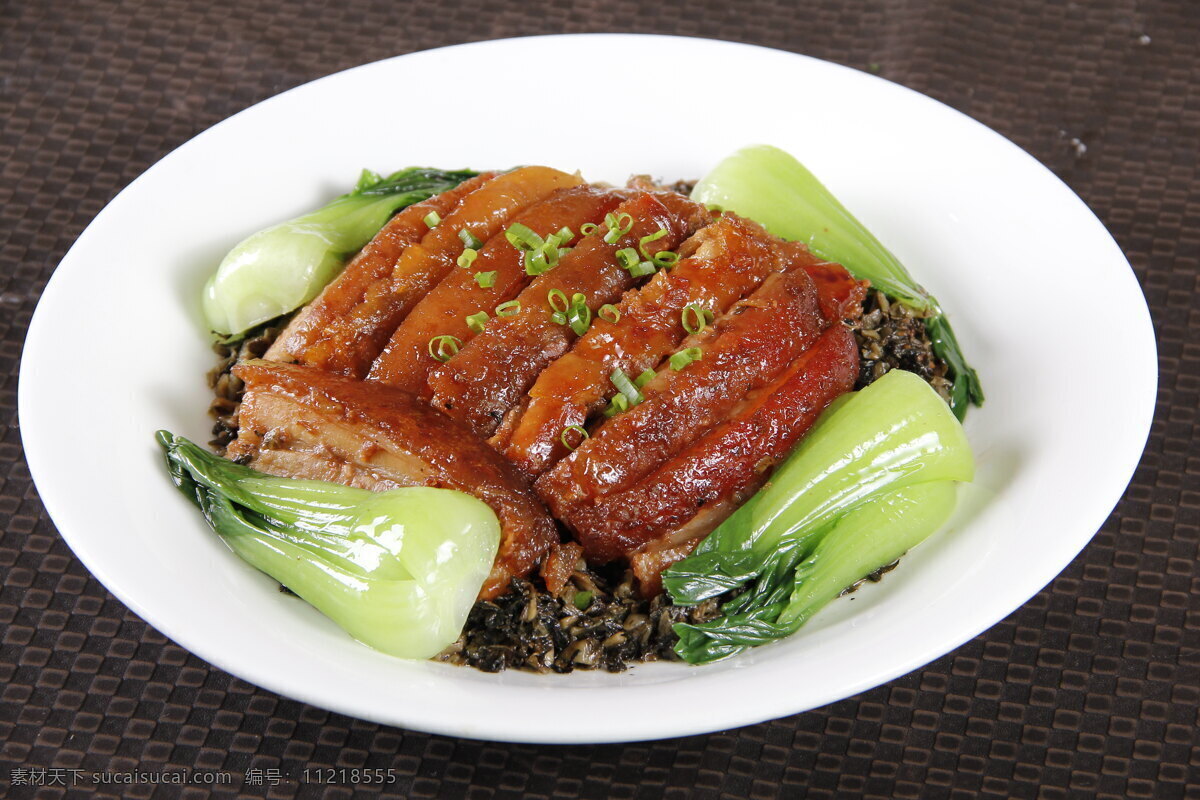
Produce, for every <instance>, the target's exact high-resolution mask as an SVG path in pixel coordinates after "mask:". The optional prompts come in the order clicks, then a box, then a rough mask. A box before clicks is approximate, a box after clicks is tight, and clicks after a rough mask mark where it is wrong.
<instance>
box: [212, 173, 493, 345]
mask: <svg viewBox="0 0 1200 800" xmlns="http://www.w3.org/2000/svg"><path fill="white" fill-rule="evenodd" d="M475 174H476V173H474V172H470V171H466V170H463V171H458V172H446V171H444V170H438V169H428V168H423V167H410V168H408V169H404V170H400V171H399V172H396V173H393V174H391V175H389V176H387V177H386V178H384V177H381V176H380V175H378V174H376V173H374V172H370V171H368V170H363V173H362V175H361V176H360V177H359V179H358V184H357V185H356V186H355V187H354V190H353V191H351V192H350V193H349V194H344V195H342V196H341V197H339V198H337V199H336V200H334V201H332V202H331V203H329V204H328V205H325V206H323V207H322V208H319V209H317V210H316V211H313V212H310V213H308V214H305V215H303V216H300V217H296V218H295V219H292V220H288V221H287V222H282V223H280V224H278V225H275V226H272V227H270V228H267V229H266V230H262V231H259V232H258V233H255V234H252V235H251V236H249V237H248V238H246V239H245V240H243V241H242V242H241V243H240V244H238V245H237V246H236V247H234V248H233V249H232V250H230V251H229V254H228V255H226V256H225V258H224V259H223V260H222V261H221V264H220V266H218V267H217V271H216V274H214V275H213V276H212V277H211V278H210V279H209V281H208V283H207V285H205V287H204V295H203V309H204V317H205V320H206V321H207V323H208V326H209V328H211V329H212V330H213V332H215V333H218V334H225V335H227V336H228V335H233V336H236V335H237V334H241V333H243V332H245V331H247V330H249V329H250V328H253V327H254V326H256V325H258V324H260V323H263V322H266V321H267V320H270V319H274V318H275V317H278V316H279V315H280V314H286V313H288V312H289V311H294V310H295V309H297V308H299V307H300V306H302V305H304V304H305V303H307V302H308V301H309V300H311V299H313V298H314V297H316V296H317V293H318V292H320V291H321V289H322V288H324V286H325V284H327V283H328V282H329V281H330V280H332V279H333V278H334V277H335V276H336V275H337V273H338V272H339V271H340V270H341V268H342V264H343V262H344V261H345V259H346V257H347V256H349V255H350V254H352V253H354V252H355V251H357V250H359V249H360V248H362V246H363V245H365V244H366V243H367V242H368V241H370V240H371V237H373V236H374V235H375V234H376V233H378V232H379V229H380V228H382V227H383V225H384V223H386V222H387V221H388V219H389V218H390V217H391V216H392V215H393V214H395V213H396V212H397V211H399V210H400V209H402V208H405V207H407V206H410V205H412V204H413V203H417V202H420V201H422V200H426V199H428V198H430V197H432V196H434V195H436V194H441V193H442V192H444V191H447V190H449V189H453V188H454V187H455V186H457V185H458V184H460V183H462V182H463V181H465V180H466V179H467V178H471V177H473V176H474V175H475Z"/></svg>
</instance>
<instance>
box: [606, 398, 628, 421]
mask: <svg viewBox="0 0 1200 800" xmlns="http://www.w3.org/2000/svg"><path fill="white" fill-rule="evenodd" d="M628 408H629V400H628V399H626V397H625V395H623V394H618V395H613V397H612V399H611V400H609V401H608V408H606V409H604V416H606V417H613V416H616V415H617V414H620V413H621V412H622V411H625V410H627V409H628Z"/></svg>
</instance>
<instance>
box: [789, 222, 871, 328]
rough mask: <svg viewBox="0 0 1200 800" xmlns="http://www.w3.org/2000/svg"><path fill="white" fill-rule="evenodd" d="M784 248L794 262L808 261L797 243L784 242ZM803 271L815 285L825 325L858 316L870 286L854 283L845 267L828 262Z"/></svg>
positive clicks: (805, 253)
mask: <svg viewBox="0 0 1200 800" xmlns="http://www.w3.org/2000/svg"><path fill="white" fill-rule="evenodd" d="M785 246H786V247H787V248H789V250H790V251H791V253H793V254H794V256H793V257H794V258H811V255H809V253H808V248H807V247H805V246H804V245H802V244H800V243H799V242H788V243H787V245H785ZM805 269H806V270H807V271H808V276H809V277H810V278H812V279H813V283H815V284H816V285H817V295H818V296H819V297H820V298H821V314H823V315H824V317H825V319H826V320H827V321H828V322H830V323H833V322H840V321H842V320H851V319H857V318H858V317H860V316H861V315H862V301H863V298H864V297H866V296H867V287H868V286H869V285H870V284H869V283H868V282H867V281H858V280H855V279H854V278H852V277H851V276H850V273H849V272H847V271H846V268H845V267H843V266H842V265H841V264H836V263H834V262H832V261H821V262H817V263H807V264H806V266H805Z"/></svg>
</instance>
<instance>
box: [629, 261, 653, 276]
mask: <svg viewBox="0 0 1200 800" xmlns="http://www.w3.org/2000/svg"><path fill="white" fill-rule="evenodd" d="M656 271H657V270H656V269H655V267H654V264H653V263H652V262H650V261H639V262H638V263H636V264H634V265H633V266H632V267H630V268H629V274H630V275H632V276H633V277H635V278H640V277H642V276H644V275H653V274H654V273H655V272H656Z"/></svg>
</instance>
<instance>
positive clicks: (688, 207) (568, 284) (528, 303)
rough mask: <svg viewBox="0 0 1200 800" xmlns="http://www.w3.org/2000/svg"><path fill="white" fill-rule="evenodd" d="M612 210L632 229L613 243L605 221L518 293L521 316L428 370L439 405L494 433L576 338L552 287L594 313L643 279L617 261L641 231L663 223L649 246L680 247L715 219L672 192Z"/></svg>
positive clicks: (653, 249) (493, 325)
mask: <svg viewBox="0 0 1200 800" xmlns="http://www.w3.org/2000/svg"><path fill="white" fill-rule="evenodd" d="M613 213H615V214H617V215H618V216H619V215H621V214H629V215H630V217H632V219H633V220H634V224H633V227H632V228H631V229H630V231H629V232H628V233H627V234H625V235H624V236H623V237H621V238H620V239H619V240H617V241H616V242H615V243H613V244H609V243H607V242H605V241H604V237H605V235H606V234H607V233H608V229H607V228H606V227H604V226H601V227H600V228H598V229H597V230H596V231H595V232H593V233H592V234H590V235H588V236H586V237H584V238H583V239H582V240H581V241H580V242H579V244H578V245H577V246H576V247H575V248H574V249H572V250H571V252H570V253H568V254H567V255H565V256H564V257H563V259H562V261H561V263H559V265H558V266H557V267H555V268H554V269H552V270H551V271H549V272H547V273H545V274H543V275H540V276H538V277H537V278H535V279H534V280H533V282H532V283H530V284H529V285H528V286H527V287H525V290H524V291H522V292H521V294H520V295H518V296H517V300H519V301H520V303H521V308H520V311H519V312H517V314H516V315H515V316H511V317H495V318H493V319H491V320H489V321H488V323H487V327H486V328H485V329H484V330H483V332H482V333H480V334H478V335H476V336H475V338H473V339H471V341H470V342H468V343H467V345H466V347H464V348H463V349H462V351H461V352H460V353H458V354H457V355H455V356H454V357H453V358H452V359H450V361H448V362H447V363H445V364H442V365H440V366H438V367H436V368H435V369H434V370H433V371H432V373H430V376H429V386H430V388H431V389H432V391H433V399H432V402H433V405H434V406H435V407H436V408H440V409H441V410H443V411H445V412H446V413H447V414H449V415H450V416H452V417H454V418H455V419H458V420H461V421H463V422H465V423H467V424H468V425H470V426H471V428H472V430H474V431H475V432H476V433H477V434H479V435H480V436H484V437H487V436H491V435H492V434H493V433H495V431H496V428H497V426H498V425H499V423H500V420H501V419H503V417H504V416H505V415H506V414H509V413H510V412H511V413H513V414H518V413H519V411H518V409H516V406H517V404H518V403H519V402H520V401H521V398H523V397H524V396H525V393H526V392H527V391H528V390H529V388H530V387H531V386H532V385H533V383H534V381H535V380H537V376H538V375H539V374H540V373H541V372H542V370H543V369H545V367H546V366H547V365H549V364H550V362H552V361H554V360H555V359H556V358H558V357H560V356H561V355H563V353H565V352H567V350H568V349H569V348H570V347H571V345H572V344H573V343H574V342H575V340H576V338H578V337H577V336H576V334H575V332H574V331H573V330H572V329H571V327H570V326H568V325H560V324H558V323H557V322H554V321H553V320H552V319H551V314H552V313H553V311H554V309H553V308H551V306H550V303H549V301H548V300H547V297H548V294H549V293H550V292H551V291H553V290H558V291H561V292H562V293H563V296H564V297H566V298H567V299H568V301H569V300H570V298H571V297H572V296H573V295H575V294H576V293H581V294H583V295H584V297H585V298H587V305H588V308H589V309H590V310H591V312H592V316H593V319H594V320H596V312H597V311H598V309H599V308H600V307H601V306H603V305H605V304H607V303H615V302H616V301H617V300H619V299H620V297H621V295H622V294H623V293H624V292H625V291H626V290H627V289H631V288H633V286H634V285H635V284H636V283H637V282H638V280H639V279H638V278H635V277H633V276H632V275H631V274H630V272H629V271H628V270H626V269H623V268H622V267H621V266H620V265H619V264H618V263H617V259H616V252H617V251H618V250H620V249H622V248H626V247H637V245H638V241H639V240H640V239H641V238H642V237H643V236H648V235H651V234H654V233H655V232H657V231H658V230H660V229H661V230H664V231H666V232H667V235H666V236H664V237H662V238H661V239H658V240H656V241H654V242H651V243H650V244H649V245H648V246H647V248H646V249H647V253H649V254H654V253H657V252H659V251H662V250H674V249H675V248H677V247H678V246H679V245H680V244H682V243H683V241H684V240H685V239H687V238H688V237H689V236H691V235H692V234H693V233H695V232H696V230H698V229H699V228H700V227H701V226H702V225H704V224H706V223H707V222H708V221H709V220H710V219H711V217H710V215H709V214H708V212H707V211H705V210H704V207H703V206H701V205H699V204H697V203H692V202H690V201H689V200H687V199H685V198H684V197H682V196H681V195H678V194H674V193H671V192H659V193H656V194H649V193H639V194H638V195H637V196H636V197H634V198H632V199H630V200H627V201H625V202H624V203H622V204H621V205H619V206H617V207H616V208H615V209H613ZM593 324H605V323H601V322H599V321H598V320H596V321H595V322H594V323H593Z"/></svg>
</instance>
